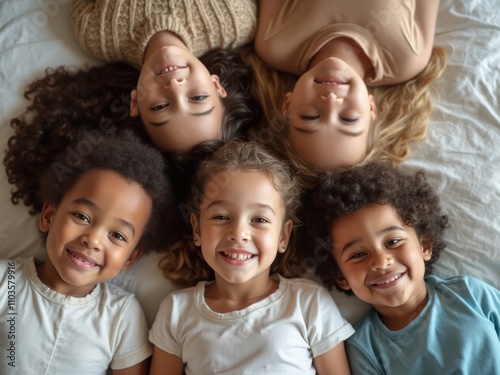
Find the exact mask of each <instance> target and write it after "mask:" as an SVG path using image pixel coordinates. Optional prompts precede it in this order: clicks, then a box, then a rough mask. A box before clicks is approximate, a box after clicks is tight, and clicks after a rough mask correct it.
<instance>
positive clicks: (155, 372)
mask: <svg viewBox="0 0 500 375" xmlns="http://www.w3.org/2000/svg"><path fill="white" fill-rule="evenodd" d="M167 369H168V373H169V375H174V374H179V375H182V374H183V373H184V363H183V362H182V359H180V358H179V357H177V356H176V355H173V354H170V353H167V352H166V351H164V350H161V349H159V348H158V347H156V346H155V347H154V349H153V360H152V362H151V368H150V369H149V375H163V374H165V373H166V371H167Z"/></svg>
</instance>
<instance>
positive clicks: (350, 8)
mask: <svg viewBox="0 0 500 375" xmlns="http://www.w3.org/2000/svg"><path fill="white" fill-rule="evenodd" d="M438 5H439V0H425V1H417V0H369V1H367V0H337V1H332V0H309V1H301V0H273V1H265V0H261V1H260V3H259V16H258V25H257V35H256V39H255V49H256V51H257V54H258V55H259V56H260V57H261V58H262V59H263V60H264V61H265V62H266V63H267V64H269V65H270V66H272V67H274V68H275V69H278V70H282V71H285V72H289V73H294V74H303V73H304V72H306V71H307V70H308V69H309V63H310V61H311V59H312V58H313V57H314V55H315V54H316V53H317V52H318V51H319V50H320V48H321V47H322V46H323V45H325V44H326V43H327V42H329V41H330V40H332V39H334V38H337V37H348V38H351V39H353V40H354V41H356V42H357V44H358V45H359V46H360V47H361V48H362V50H363V51H364V53H365V54H366V55H367V56H368V58H369V59H370V60H371V62H372V65H373V68H374V73H375V74H374V77H373V78H371V79H370V80H369V81H368V82H367V83H368V84H376V85H381V84H391V83H397V82H401V81H406V80H407V79H410V78H411V77H413V76H415V75H416V74H418V73H419V72H420V71H421V70H422V69H423V68H424V67H425V66H426V65H427V63H428V61H429V57H430V53H431V51H432V45H433V42H434V30H435V25H436V17H437V10H438V9H437V8H438ZM424 6H425V8H424Z"/></svg>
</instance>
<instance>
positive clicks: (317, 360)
mask: <svg viewBox="0 0 500 375" xmlns="http://www.w3.org/2000/svg"><path fill="white" fill-rule="evenodd" d="M192 190H193V200H192V207H193V212H192V213H191V215H190V220H191V225H192V233H191V235H189V236H186V237H185V238H184V240H182V241H180V242H179V243H178V244H177V245H176V246H175V247H173V248H172V249H170V251H169V252H167V254H166V257H165V262H164V263H163V269H164V273H165V276H167V278H168V279H169V280H171V281H172V282H174V283H176V284H177V285H180V286H189V288H185V289H182V290H179V291H177V292H173V293H172V294H170V295H169V296H168V297H167V298H166V299H165V300H164V301H163V302H162V304H161V306H160V309H159V311H158V315H157V317H156V320H155V322H154V324H153V327H152V328H151V331H150V336H149V337H150V341H151V342H152V343H153V344H154V345H155V348H154V353H153V360H152V364H151V370H150V374H163V373H165V369H168V370H169V371H170V372H169V373H171V374H182V373H183V371H185V373H186V374H201V373H207V372H209V373H212V374H242V373H252V374H284V373H293V374H348V373H349V366H348V364H347V359H346V356H345V351H344V340H345V339H346V338H347V337H349V336H350V335H352V333H353V330H352V327H351V325H350V324H349V323H347V321H345V319H343V318H342V316H341V315H340V312H339V310H338V308H337V306H336V304H335V302H334V301H333V299H332V298H331V296H330V295H329V294H328V292H327V291H326V289H325V288H323V287H322V286H321V285H318V284H317V283H315V282H313V281H311V280H305V279H301V278H294V277H295V276H298V275H299V270H300V262H299V260H298V258H297V256H296V254H295V251H294V246H293V241H292V236H293V225H294V219H295V212H296V210H297V208H298V206H299V205H300V200H299V198H300V193H301V189H300V183H299V180H298V178H297V177H296V176H295V175H294V174H293V173H291V171H290V168H289V166H288V164H287V163H285V162H283V161H281V160H279V159H277V158H276V157H275V156H274V155H273V154H272V153H270V152H269V151H267V150H265V148H264V147H263V146H261V145H259V144H258V143H256V142H242V141H239V142H238V141H232V142H229V143H227V144H226V145H224V146H222V147H221V148H219V149H218V150H217V151H216V152H215V153H214V154H213V155H212V156H211V157H210V158H208V159H207V160H206V161H204V162H203V163H202V164H201V165H200V167H199V169H198V171H197V174H196V177H195V180H194V183H193V189H192ZM290 277H292V278H290Z"/></svg>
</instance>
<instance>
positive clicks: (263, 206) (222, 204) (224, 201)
mask: <svg viewBox="0 0 500 375" xmlns="http://www.w3.org/2000/svg"><path fill="white" fill-rule="evenodd" d="M216 205H221V206H227V205H230V203H229V202H228V201H226V200H223V199H219V200H216V201H212V202H210V204H209V205H208V206H207V209H208V208H210V207H212V206H216ZM251 206H252V207H256V208H263V209H266V210H270V211H272V213H273V214H274V215H276V212H274V210H273V208H272V207H271V206H270V205H268V204H264V203H253V204H251Z"/></svg>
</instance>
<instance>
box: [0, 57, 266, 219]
mask: <svg viewBox="0 0 500 375" xmlns="http://www.w3.org/2000/svg"><path fill="white" fill-rule="evenodd" d="M200 61H201V62H202V63H203V64H204V65H205V66H206V67H207V68H208V70H209V72H210V73H211V74H217V75H218V76H219V79H220V83H221V84H222V85H223V87H224V88H225V90H226V91H227V93H228V95H227V97H226V98H224V99H223V105H224V108H225V111H224V118H223V124H225V125H224V126H223V139H224V140H229V139H233V138H236V137H243V136H244V134H245V133H246V131H247V129H248V128H249V127H250V126H252V125H253V124H254V123H255V122H257V121H259V120H260V117H261V107H260V104H259V103H258V101H257V100H256V99H255V98H254V97H253V96H252V95H251V89H249V87H250V86H251V84H252V81H253V75H252V70H251V69H250V67H249V66H248V65H247V64H246V63H244V62H243V60H242V59H241V57H240V52H239V50H226V49H214V50H211V51H209V52H207V53H206V54H204V55H203V56H202V57H201V58H200ZM139 74H140V72H139V71H137V70H136V69H135V68H133V67H131V66H129V65H128V64H125V63H119V62H117V63H107V64H103V65H99V66H93V67H83V68H76V67H70V66H60V67H57V68H55V69H54V68H48V69H47V70H46V71H45V76H44V77H42V78H40V79H37V80H35V81H33V82H32V83H31V84H30V85H28V87H27V88H26V90H25V93H24V96H25V97H26V99H29V100H31V101H32V102H31V104H30V105H29V106H28V107H27V110H26V112H25V113H24V114H22V115H21V116H19V117H17V118H14V119H12V120H11V126H12V127H13V128H14V130H15V135H14V136H13V137H11V139H10V140H9V143H8V150H7V154H6V156H5V158H4V165H5V167H6V171H7V176H8V178H9V182H10V183H12V184H15V185H16V186H17V190H16V191H15V192H14V193H13V195H12V202H13V203H15V204H16V203H18V202H19V201H24V202H25V203H26V205H27V206H33V208H34V212H39V211H40V210H41V206H42V204H43V202H40V201H39V200H38V199H37V197H36V192H37V191H38V179H37V178H36V176H37V174H38V172H39V171H40V170H44V169H45V168H46V167H47V166H48V165H49V164H50V162H51V161H52V159H53V157H54V154H56V153H58V152H60V151H62V150H63V149H64V148H65V147H66V146H67V145H68V144H70V143H71V142H73V141H74V140H76V139H79V138H80V137H82V136H85V135H86V134H88V133H89V132H94V133H95V132H99V133H104V134H106V135H107V134H111V133H118V132H119V131H122V130H124V129H131V130H133V131H134V132H136V133H137V135H138V136H139V137H140V138H141V139H143V140H144V141H145V142H147V143H150V144H152V143H151V141H150V139H149V137H148V135H147V133H146V131H145V129H144V127H143V126H142V124H141V120H140V118H139V117H131V116H130V112H129V111H130V109H129V107H130V92H131V91H132V90H133V89H134V88H135V86H136V85H137V81H138V79H139ZM21 154H22V155H23V157H22V159H20V158H19V155H21ZM165 157H166V158H167V159H168V160H169V165H172V164H175V163H181V164H183V163H184V162H185V160H184V158H179V157H178V156H177V155H171V154H168V153H165ZM188 159H191V157H188ZM23 160H24V161H25V160H29V161H30V163H29V164H26V163H25V162H24V161H23ZM26 168H29V169H26ZM181 168H183V167H182V166H181ZM20 179H24V182H23V183H22V184H21V183H20V182H19V180H20Z"/></svg>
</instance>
